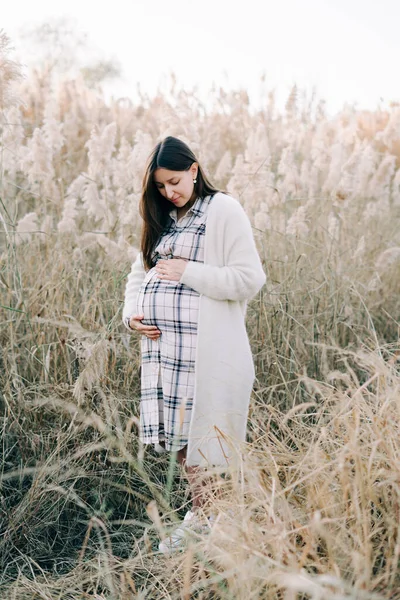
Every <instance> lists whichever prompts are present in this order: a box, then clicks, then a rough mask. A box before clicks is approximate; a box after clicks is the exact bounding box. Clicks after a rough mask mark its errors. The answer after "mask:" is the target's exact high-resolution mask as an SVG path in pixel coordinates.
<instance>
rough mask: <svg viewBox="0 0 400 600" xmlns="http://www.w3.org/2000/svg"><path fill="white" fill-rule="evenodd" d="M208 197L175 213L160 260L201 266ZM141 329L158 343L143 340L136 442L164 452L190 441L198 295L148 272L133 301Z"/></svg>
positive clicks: (155, 254)
mask: <svg viewBox="0 0 400 600" xmlns="http://www.w3.org/2000/svg"><path fill="white" fill-rule="evenodd" d="M211 200H212V196H207V197H205V198H197V200H196V202H195V203H194V205H193V206H192V208H190V209H189V210H188V212H187V213H186V214H185V216H184V217H182V218H181V219H180V220H179V221H177V210H176V208H174V209H172V211H171V212H170V217H171V221H170V224H169V226H168V227H167V229H166V230H165V231H164V233H163V234H162V236H161V238H160V240H159V242H158V243H157V246H156V248H155V250H154V252H153V264H154V265H155V264H156V263H157V261H158V260H159V259H168V258H184V259H187V260H194V261H197V262H204V236H205V229H206V219H207V212H208V207H209V204H210V201H211ZM137 311H138V313H142V314H143V315H144V319H143V320H142V323H143V324H144V325H156V326H157V327H158V328H159V330H160V331H161V335H160V337H159V339H158V340H150V339H149V338H147V337H146V336H142V339H141V350H142V368H141V402H140V432H139V436H140V440H141V441H142V442H143V443H144V444H147V443H153V444H155V443H159V442H160V441H164V442H165V448H166V449H167V450H179V449H180V448H183V447H184V446H186V444H187V443H188V432H189V424H190V416H191V411H192V406H193V396H194V377H195V353H196V342H197V323H198V314H199V294H198V293H197V292H196V291H194V290H193V289H192V288H190V287H188V286H186V285H184V284H182V283H179V282H178V281H168V280H161V279H159V278H158V277H157V273H156V270H155V268H154V267H153V268H152V269H150V270H149V271H148V272H147V274H146V277H145V279H144V281H143V283H142V286H141V288H140V290H139V294H138V299H137Z"/></svg>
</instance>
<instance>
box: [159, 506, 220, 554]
mask: <svg viewBox="0 0 400 600" xmlns="http://www.w3.org/2000/svg"><path fill="white" fill-rule="evenodd" d="M209 528H210V523H209V521H206V522H202V521H200V520H199V518H198V517H197V515H196V513H195V512H192V511H191V510H189V511H188V512H187V513H186V515H185V517H184V519H183V521H182V523H181V524H180V525H179V526H178V527H177V528H176V529H174V530H173V531H172V533H171V534H170V535H169V536H167V537H166V538H165V539H163V540H161V542H160V543H159V545H158V549H159V550H160V552H162V553H163V554H170V553H171V552H175V551H176V550H180V549H182V548H183V547H184V546H185V543H186V541H187V539H188V538H189V537H190V536H191V535H192V536H193V537H194V536H195V534H196V533H204V532H205V531H207V530H208V529H209Z"/></svg>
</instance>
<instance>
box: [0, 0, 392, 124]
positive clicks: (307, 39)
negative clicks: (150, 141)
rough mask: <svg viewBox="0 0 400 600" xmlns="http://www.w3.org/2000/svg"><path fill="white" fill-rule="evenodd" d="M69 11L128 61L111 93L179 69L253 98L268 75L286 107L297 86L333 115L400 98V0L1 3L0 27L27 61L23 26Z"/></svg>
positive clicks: (183, 78) (149, 87) (149, 88)
mask: <svg viewBox="0 0 400 600" xmlns="http://www.w3.org/2000/svg"><path fill="white" fill-rule="evenodd" d="M61 17H65V18H68V19H71V20H73V21H72V22H73V23H75V26H76V31H77V33H87V34H88V39H89V43H90V46H91V48H93V53H94V54H96V55H98V56H99V57H100V56H101V57H102V58H108V59H114V60H116V61H118V62H119V63H120V65H121V67H122V74H123V77H122V80H121V81H114V82H112V83H110V84H108V85H107V86H106V87H105V92H106V95H107V96H108V97H109V96H111V95H112V96H114V97H120V96H134V95H135V92H136V88H137V83H140V86H141V89H142V90H143V91H145V92H147V93H149V94H154V93H155V92H156V90H157V87H158V86H160V85H165V82H166V81H168V77H169V74H170V73H171V72H172V71H173V72H174V73H175V75H176V78H177V81H178V83H179V85H181V86H183V87H188V88H190V87H193V86H195V85H196V86H197V87H198V89H199V94H206V91H207V90H208V89H210V87H211V86H212V85H213V84H217V85H218V86H219V85H222V86H223V87H224V88H226V89H233V88H238V87H243V88H245V89H246V90H247V91H248V93H249V95H250V97H251V98H252V101H253V102H254V103H257V101H258V99H259V97H260V86H261V83H260V81H261V76H262V75H263V74H264V76H265V83H264V89H265V88H266V89H267V90H273V89H274V90H275V93H276V97H277V100H278V105H279V104H281V105H282V104H284V102H285V100H286V99H287V96H288V94H289V91H290V89H291V88H292V86H293V85H294V84H295V83H296V84H297V86H298V87H299V88H300V89H302V90H306V91H307V92H308V93H309V94H310V93H311V91H312V89H313V88H315V89H316V92H317V96H318V98H322V99H324V100H325V102H326V108H327V111H328V112H329V113H331V114H334V113H335V112H336V111H339V110H340V109H341V108H342V107H343V105H344V104H345V103H349V104H356V106H357V107H358V108H360V109H363V108H365V109H370V110H375V109H376V108H377V107H378V106H381V107H385V106H387V105H388V104H389V103H390V102H392V101H394V102H395V101H400V78H399V75H398V72H399V67H398V63H399V57H400V36H399V34H398V23H399V22H400V2H399V0H379V2H378V0H273V1H272V0H236V1H235V0H199V1H193V0H112V2H111V1H108V2H101V1H99V0H96V1H94V0H68V1H65V0H57V1H55V0H18V2H13V3H7V6H6V8H3V9H2V8H0V28H2V29H4V30H5V32H6V33H7V34H8V35H9V37H10V38H11V40H12V43H13V45H14V47H15V49H16V50H15V54H16V55H17V57H18V58H19V59H20V60H22V61H23V62H29V60H31V59H32V57H33V56H34V52H32V51H31V49H30V48H29V47H27V42H26V41H24V42H23V41H21V37H20V32H21V30H23V29H24V28H25V29H26V28H27V27H31V28H32V27H34V26H35V24H36V25H40V24H41V23H44V22H46V21H49V20H52V19H55V18H61Z"/></svg>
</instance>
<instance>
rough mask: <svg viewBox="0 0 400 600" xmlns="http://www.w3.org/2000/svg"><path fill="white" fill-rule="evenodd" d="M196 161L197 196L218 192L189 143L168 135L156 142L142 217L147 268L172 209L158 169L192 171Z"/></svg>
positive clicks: (144, 188)
mask: <svg viewBox="0 0 400 600" xmlns="http://www.w3.org/2000/svg"><path fill="white" fill-rule="evenodd" d="M194 162H195V163H198V165H199V167H198V173H197V178H196V180H197V181H196V183H195V185H194V191H195V192H196V194H197V196H199V197H200V198H205V197H206V196H209V195H210V194H215V193H216V192H218V191H219V190H217V189H216V188H214V187H213V186H212V185H211V183H210V182H209V180H208V179H207V177H206V175H205V174H204V171H203V169H202V168H201V166H200V164H199V161H198V160H197V158H196V157H195V155H194V154H193V152H192V151H191V149H190V148H189V146H187V145H186V144H185V143H184V142H182V141H181V140H179V139H178V138H175V137H172V136H168V137H166V138H165V139H164V140H162V141H161V142H159V143H158V144H157V145H156V147H155V148H154V150H153V151H152V153H151V154H150V157H149V159H148V162H147V166H146V171H145V173H144V177H143V183H142V196H141V199H140V216H141V217H142V219H143V221H144V223H143V227H142V237H141V243H140V249H141V251H142V253H143V263H144V266H145V268H146V269H147V270H148V269H151V267H152V266H153V264H152V259H151V257H152V253H153V250H154V248H155V245H156V243H157V242H158V240H159V238H160V235H161V234H162V232H163V231H164V229H165V227H166V225H167V223H168V221H169V212H170V210H171V203H170V202H169V201H168V200H167V199H166V198H164V196H162V194H160V192H159V190H158V188H157V186H156V184H155V182H154V172H155V171H156V169H159V168H163V169H168V170H170V171H188V170H189V169H190V167H191V166H192V164H193V163H194Z"/></svg>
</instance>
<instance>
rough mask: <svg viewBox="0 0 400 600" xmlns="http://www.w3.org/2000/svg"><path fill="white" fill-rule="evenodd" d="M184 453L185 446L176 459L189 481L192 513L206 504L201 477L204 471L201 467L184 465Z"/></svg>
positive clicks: (185, 451) (185, 450)
mask: <svg viewBox="0 0 400 600" xmlns="http://www.w3.org/2000/svg"><path fill="white" fill-rule="evenodd" d="M186 453H187V446H185V447H184V448H181V449H180V450H178V452H177V458H178V462H179V464H180V465H182V466H183V468H184V469H185V472H186V476H187V478H188V481H189V486H190V489H191V496H192V506H193V511H196V510H197V509H199V508H203V507H204V506H205V504H206V500H207V499H206V494H205V490H204V482H203V478H202V477H201V475H202V474H203V473H204V469H202V468H201V467H191V466H188V465H187V464H186Z"/></svg>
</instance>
